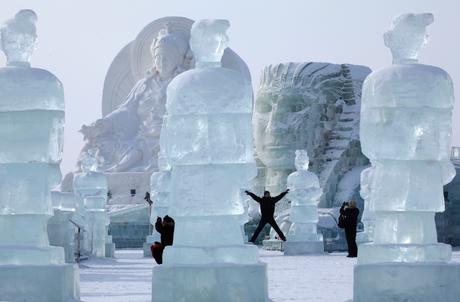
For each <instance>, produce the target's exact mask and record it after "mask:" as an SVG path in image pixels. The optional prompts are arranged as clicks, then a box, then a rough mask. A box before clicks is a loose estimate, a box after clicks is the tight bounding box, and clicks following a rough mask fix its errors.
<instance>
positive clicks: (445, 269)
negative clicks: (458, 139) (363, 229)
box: [353, 13, 460, 302]
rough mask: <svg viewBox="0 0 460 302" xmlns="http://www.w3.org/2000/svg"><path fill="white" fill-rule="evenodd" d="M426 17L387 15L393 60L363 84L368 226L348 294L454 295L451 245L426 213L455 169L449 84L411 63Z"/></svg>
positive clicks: (363, 297)
mask: <svg viewBox="0 0 460 302" xmlns="http://www.w3.org/2000/svg"><path fill="white" fill-rule="evenodd" d="M432 22H433V15H432V14H429V13H425V14H404V15H401V16H399V17H397V18H395V19H394V21H393V23H392V25H391V28H390V30H389V31H388V32H386V33H385V35H384V40H385V44H386V46H387V47H389V48H390V50H391V52H392V54H393V65H392V66H390V67H387V68H384V69H382V70H379V71H376V72H374V73H372V74H371V75H370V76H369V77H368V78H367V79H366V81H365V83H364V85H363V97H362V106H361V132H360V134H361V143H362V149H363V153H364V154H365V155H367V156H368V157H369V159H370V160H371V163H372V173H371V174H372V176H371V177H370V178H371V179H370V192H369V198H370V200H371V205H372V208H373V210H374V211H375V227H374V238H373V239H374V241H373V243H365V244H361V245H360V246H359V254H358V265H357V266H356V268H355V293H354V299H353V301H357V302H361V301H366V302H369V301H371V302H373V301H389V300H391V301H436V300H442V301H452V302H453V301H457V300H458V295H459V294H460V290H459V289H458V286H457V285H456V284H458V279H459V276H460V274H459V271H460V267H459V266H458V265H454V264H450V263H447V261H449V260H450V259H451V247H450V245H447V244H441V243H438V242H437V235H436V225H435V218H434V217H435V212H442V211H444V197H443V186H444V185H445V184H447V183H449V182H450V181H451V180H452V178H453V177H454V175H455V170H454V168H453V164H452V163H451V161H450V151H451V136H452V109H453V105H454V91H453V84H452V80H451V78H450V76H449V75H448V74H447V72H445V71H444V70H442V69H440V68H438V67H435V66H429V65H423V64H418V63H417V54H418V51H419V50H420V49H421V47H422V46H423V45H424V44H425V43H426V36H427V35H426V30H425V27H426V26H428V25H429V24H431V23H432ZM365 185H367V184H365ZM370 279H374V280H370ZM375 280H380V281H381V282H378V283H379V284H378V285H377V283H376V282H375ZM390 280H391V281H390ZM454 280H455V281H454Z"/></svg>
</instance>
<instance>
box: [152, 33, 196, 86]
mask: <svg viewBox="0 0 460 302" xmlns="http://www.w3.org/2000/svg"><path fill="white" fill-rule="evenodd" d="M150 51H151V53H152V57H153V65H154V69H155V71H156V72H158V73H159V74H160V75H162V76H164V77H172V76H173V74H174V73H175V72H177V71H183V70H182V69H184V68H183V65H184V61H185V60H186V59H187V56H188V55H189V45H188V39H187V37H186V36H185V35H184V34H183V33H182V32H181V31H174V29H173V28H172V25H166V26H165V28H164V29H162V30H160V32H159V33H158V36H157V37H156V38H155V39H154V40H153V42H152V45H151V47H150Z"/></svg>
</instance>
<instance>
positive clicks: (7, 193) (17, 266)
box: [0, 10, 79, 302]
mask: <svg viewBox="0 0 460 302" xmlns="http://www.w3.org/2000/svg"><path fill="white" fill-rule="evenodd" d="M36 21H37V15H36V14H35V12H33V11H32V10H21V11H19V12H18V13H17V14H16V15H15V16H14V19H12V20H9V21H7V22H6V23H5V24H4V25H3V27H2V28H1V31H0V34H1V49H2V51H3V52H4V53H5V55H6V57H7V65H8V66H7V67H3V68H1V69H0V141H1V142H2V144H1V146H0V179H1V181H0V230H2V231H1V232H0V280H1V281H0V300H2V301H13V302H15V301H21V302H23V301H26V302H28V301H30V302H32V301H33V302H62V301H77V300H79V284H78V282H79V281H78V280H79V278H78V268H77V267H76V266H74V265H70V264H65V257H64V249H63V248H61V247H53V246H50V245H49V241H48V234H47V222H48V219H49V218H50V216H51V215H52V214H53V213H52V206H51V192H50V190H51V189H52V188H53V187H54V186H55V185H56V184H57V183H59V181H60V177H61V173H60V168H59V163H60V160H61V158H62V149H63V131H64V93H63V88H62V84H61V82H60V81H59V80H58V79H57V78H56V77H55V76H54V75H53V74H51V73H50V72H48V71H46V70H43V69H37V68H31V67H30V62H29V61H30V58H31V55H32V52H33V51H34V49H35V47H36V40H37V34H36V26H35V23H36Z"/></svg>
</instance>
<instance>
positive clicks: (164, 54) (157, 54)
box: [153, 45, 184, 78]
mask: <svg viewBox="0 0 460 302" xmlns="http://www.w3.org/2000/svg"><path fill="white" fill-rule="evenodd" d="M183 61H184V58H183V57H180V55H179V54H177V51H176V50H175V49H173V47H172V46H169V47H168V46H166V45H162V46H160V47H157V48H155V50H154V52H153V64H154V66H155V68H156V70H157V71H158V73H159V74H160V75H162V76H163V77H164V78H170V77H172V76H173V75H174V72H175V71H176V70H177V69H178V68H179V67H180V66H181V65H182V63H183Z"/></svg>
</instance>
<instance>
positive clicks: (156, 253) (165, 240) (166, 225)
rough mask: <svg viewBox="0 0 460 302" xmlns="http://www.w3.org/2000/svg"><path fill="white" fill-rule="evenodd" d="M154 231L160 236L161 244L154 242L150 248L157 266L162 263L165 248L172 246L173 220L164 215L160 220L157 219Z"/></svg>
mask: <svg viewBox="0 0 460 302" xmlns="http://www.w3.org/2000/svg"><path fill="white" fill-rule="evenodd" d="M155 230H156V231H157V232H158V233H160V234H161V242H158V241H155V242H154V243H153V244H152V245H151V246H150V250H151V252H152V257H153V258H154V259H155V261H156V262H157V263H158V264H162V263H163V251H164V249H165V247H166V246H168V245H173V239H174V219H172V218H171V217H169V216H168V215H166V216H165V217H163V219H161V217H158V218H157V221H156V222H155Z"/></svg>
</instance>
